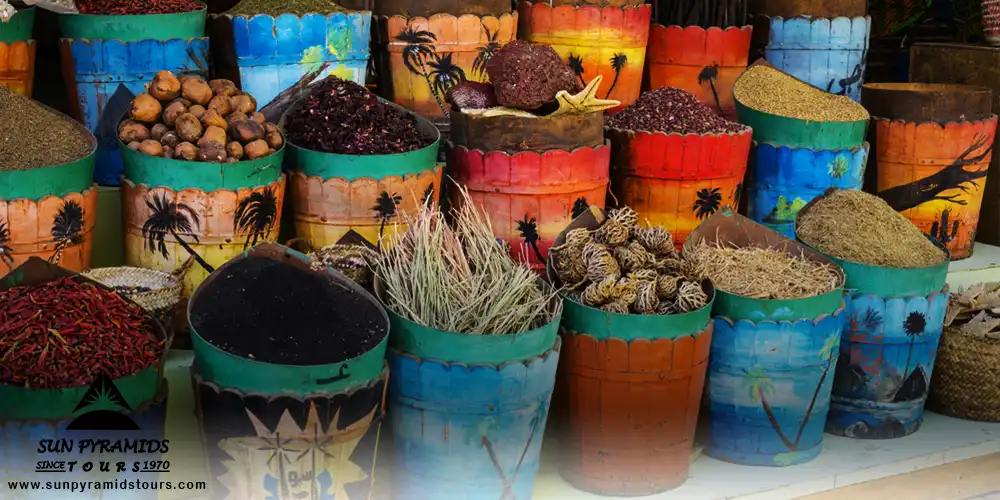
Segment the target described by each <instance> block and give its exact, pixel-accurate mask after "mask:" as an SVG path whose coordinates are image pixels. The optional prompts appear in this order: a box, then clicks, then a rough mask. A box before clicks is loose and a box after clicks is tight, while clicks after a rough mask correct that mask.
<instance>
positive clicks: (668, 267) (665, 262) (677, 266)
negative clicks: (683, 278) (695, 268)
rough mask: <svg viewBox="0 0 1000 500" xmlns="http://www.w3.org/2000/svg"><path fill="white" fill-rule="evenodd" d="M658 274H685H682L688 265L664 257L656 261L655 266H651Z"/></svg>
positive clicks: (681, 261)
mask: <svg viewBox="0 0 1000 500" xmlns="http://www.w3.org/2000/svg"><path fill="white" fill-rule="evenodd" d="M653 267H654V268H655V269H656V270H657V271H659V272H660V274H686V273H685V272H684V270H685V269H687V268H688V267H690V266H688V264H687V263H686V261H683V260H681V259H676V258H673V257H665V258H662V259H657V260H656V265H654V266H653Z"/></svg>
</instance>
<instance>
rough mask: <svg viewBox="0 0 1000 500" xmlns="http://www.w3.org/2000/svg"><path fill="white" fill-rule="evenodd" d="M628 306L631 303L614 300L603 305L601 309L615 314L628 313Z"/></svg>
mask: <svg viewBox="0 0 1000 500" xmlns="http://www.w3.org/2000/svg"><path fill="white" fill-rule="evenodd" d="M628 306H629V304H626V303H625V302H620V301H614V302H608V303H607V304H604V305H603V306H601V310H602V311H604V312H609V313H615V314H628Z"/></svg>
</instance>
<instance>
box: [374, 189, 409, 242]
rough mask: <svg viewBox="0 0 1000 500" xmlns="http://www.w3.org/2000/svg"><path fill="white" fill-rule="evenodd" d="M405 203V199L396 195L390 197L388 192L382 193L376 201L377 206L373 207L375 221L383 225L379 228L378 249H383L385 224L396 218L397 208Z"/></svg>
mask: <svg viewBox="0 0 1000 500" xmlns="http://www.w3.org/2000/svg"><path fill="white" fill-rule="evenodd" d="M402 201H403V197H402V196H399V195H398V194H396V193H392V195H390V194H389V193H388V192H386V191H382V192H381V193H380V194H379V195H378V199H377V200H375V205H373V206H372V211H373V212H375V220H377V221H381V223H382V224H381V225H380V226H379V228H378V244H377V245H376V248H378V249H381V248H382V231H383V230H384V229H385V224H386V223H387V222H389V221H390V220H391V219H392V218H393V217H395V216H396V207H397V206H399V203H400V202H402Z"/></svg>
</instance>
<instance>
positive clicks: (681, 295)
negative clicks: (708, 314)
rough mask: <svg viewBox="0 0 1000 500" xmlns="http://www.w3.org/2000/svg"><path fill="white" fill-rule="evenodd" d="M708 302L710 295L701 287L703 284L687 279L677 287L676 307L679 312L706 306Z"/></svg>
mask: <svg viewBox="0 0 1000 500" xmlns="http://www.w3.org/2000/svg"><path fill="white" fill-rule="evenodd" d="M707 303H708V295H707V294H705V291H704V290H702V289H701V284H700V283H697V282H694V281H685V282H684V283H683V284H681V286H680V288H678V289H677V300H676V301H675V302H674V307H675V308H676V309H677V311H678V312H681V313H687V312H691V311H696V310H698V309H701V308H702V307H705V304H707Z"/></svg>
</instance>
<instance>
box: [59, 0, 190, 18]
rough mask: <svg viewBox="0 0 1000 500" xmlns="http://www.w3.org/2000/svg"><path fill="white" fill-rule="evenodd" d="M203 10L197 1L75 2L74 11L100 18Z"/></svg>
mask: <svg viewBox="0 0 1000 500" xmlns="http://www.w3.org/2000/svg"><path fill="white" fill-rule="evenodd" d="M57 3H62V2H57ZM203 8H205V6H204V5H203V4H202V3H201V2H198V1H197V0H142V1H128V0H76V9H77V10H78V11H79V12H80V13H81V14H96V15H102V16H124V15H143V14H179V13H182V12H194V11H196V10H201V9H203Z"/></svg>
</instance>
